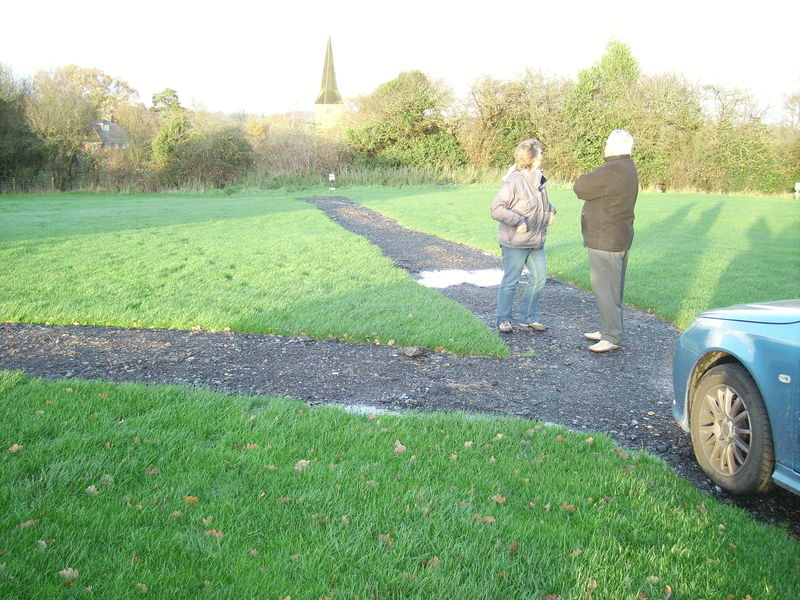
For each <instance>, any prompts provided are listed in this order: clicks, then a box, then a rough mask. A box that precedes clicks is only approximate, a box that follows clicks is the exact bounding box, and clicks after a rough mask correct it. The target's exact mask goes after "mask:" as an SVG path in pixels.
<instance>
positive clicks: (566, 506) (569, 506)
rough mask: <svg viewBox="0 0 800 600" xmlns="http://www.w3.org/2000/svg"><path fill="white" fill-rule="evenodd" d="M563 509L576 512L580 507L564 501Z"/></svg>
mask: <svg viewBox="0 0 800 600" xmlns="http://www.w3.org/2000/svg"><path fill="white" fill-rule="evenodd" d="M561 510H563V511H564V512H571V513H574V512H577V510H578V507H577V506H575V505H574V504H570V503H569V502H563V503H562V504H561Z"/></svg>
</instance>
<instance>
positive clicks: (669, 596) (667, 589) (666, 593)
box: [664, 585, 672, 600]
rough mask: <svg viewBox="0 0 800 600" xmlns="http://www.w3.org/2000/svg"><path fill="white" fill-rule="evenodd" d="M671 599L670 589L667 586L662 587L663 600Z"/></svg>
mask: <svg viewBox="0 0 800 600" xmlns="http://www.w3.org/2000/svg"><path fill="white" fill-rule="evenodd" d="M670 598H672V588H671V587H670V586H668V585H665V586H664V600H669V599H670Z"/></svg>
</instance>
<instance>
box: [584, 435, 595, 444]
mask: <svg viewBox="0 0 800 600" xmlns="http://www.w3.org/2000/svg"><path fill="white" fill-rule="evenodd" d="M583 441H584V442H585V443H586V445H587V446H592V445H594V438H591V437H589V438H586V439H585V440H583Z"/></svg>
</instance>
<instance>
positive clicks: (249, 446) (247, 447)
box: [244, 444, 258, 450]
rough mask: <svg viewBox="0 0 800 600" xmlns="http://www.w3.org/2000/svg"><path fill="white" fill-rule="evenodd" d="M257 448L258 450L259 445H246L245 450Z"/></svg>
mask: <svg viewBox="0 0 800 600" xmlns="http://www.w3.org/2000/svg"><path fill="white" fill-rule="evenodd" d="M256 448H258V444H246V445H245V447H244V449H245V450H255V449H256Z"/></svg>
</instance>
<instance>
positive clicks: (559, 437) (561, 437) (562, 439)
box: [556, 435, 567, 444]
mask: <svg viewBox="0 0 800 600" xmlns="http://www.w3.org/2000/svg"><path fill="white" fill-rule="evenodd" d="M566 440H567V438H565V437H564V436H563V435H557V436H556V441H557V442H558V443H559V444H560V443H562V442H565V441H566Z"/></svg>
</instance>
